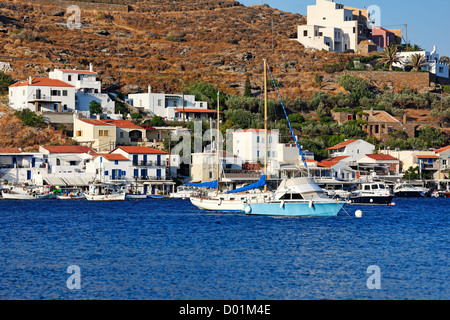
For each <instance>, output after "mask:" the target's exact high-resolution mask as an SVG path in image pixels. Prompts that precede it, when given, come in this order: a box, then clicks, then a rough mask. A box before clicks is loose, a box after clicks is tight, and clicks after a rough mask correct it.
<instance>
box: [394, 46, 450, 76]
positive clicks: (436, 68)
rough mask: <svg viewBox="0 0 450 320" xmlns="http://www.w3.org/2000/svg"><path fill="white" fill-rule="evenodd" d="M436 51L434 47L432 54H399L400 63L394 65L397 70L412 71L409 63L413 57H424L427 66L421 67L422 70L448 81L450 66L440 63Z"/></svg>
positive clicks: (421, 52) (412, 52)
mask: <svg viewBox="0 0 450 320" xmlns="http://www.w3.org/2000/svg"><path fill="white" fill-rule="evenodd" d="M436 51H437V48H436V46H434V47H433V50H432V51H431V52H430V51H426V50H422V51H406V52H398V53H397V56H398V57H399V58H400V61H399V62H394V63H393V64H392V65H393V66H394V67H397V68H402V69H403V70H408V69H412V67H410V66H408V65H407V61H408V59H409V58H411V56H412V55H414V54H418V55H422V56H424V58H425V62H426V64H425V65H423V66H422V67H421V70H426V71H429V72H430V73H432V74H435V75H436V76H438V77H441V78H446V79H448V78H449V66H448V64H444V63H440V62H439V54H437V53H436Z"/></svg>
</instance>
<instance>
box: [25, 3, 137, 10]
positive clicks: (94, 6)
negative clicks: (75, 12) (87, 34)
mask: <svg viewBox="0 0 450 320" xmlns="http://www.w3.org/2000/svg"><path fill="white" fill-rule="evenodd" d="M100 1H101V0H96V1H95V2H94V1H92V2H90V1H89V2H85V1H69V0H53V1H52V2H51V3H50V1H48V0H30V2H32V3H33V2H40V3H44V4H52V5H55V6H57V7H62V8H68V7H69V6H72V5H76V6H78V7H80V9H87V10H104V11H126V12H128V11H130V9H131V7H130V6H129V5H127V4H120V3H126V1H114V2H116V3H111V2H113V1H105V0H104V2H100ZM108 2H110V3H108Z"/></svg>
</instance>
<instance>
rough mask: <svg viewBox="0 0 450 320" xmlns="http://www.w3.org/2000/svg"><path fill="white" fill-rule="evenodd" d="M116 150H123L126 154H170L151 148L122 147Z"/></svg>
mask: <svg viewBox="0 0 450 320" xmlns="http://www.w3.org/2000/svg"><path fill="white" fill-rule="evenodd" d="M116 149H122V150H123V151H125V152H126V153H140V154H141V153H144V154H169V153H168V152H165V151H162V150H158V149H154V148H149V147H133V146H120V147H117V148H116Z"/></svg>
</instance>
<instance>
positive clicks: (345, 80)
mask: <svg viewBox="0 0 450 320" xmlns="http://www.w3.org/2000/svg"><path fill="white" fill-rule="evenodd" d="M337 80H338V83H339V85H340V86H342V87H344V89H345V90H347V91H348V92H350V97H351V98H352V99H353V101H354V102H358V101H359V100H360V99H361V98H363V97H367V98H373V94H372V92H370V89H369V83H368V82H367V81H366V80H364V79H363V78H360V77H357V76H351V75H348V74H344V75H342V76H339V77H338V79H337Z"/></svg>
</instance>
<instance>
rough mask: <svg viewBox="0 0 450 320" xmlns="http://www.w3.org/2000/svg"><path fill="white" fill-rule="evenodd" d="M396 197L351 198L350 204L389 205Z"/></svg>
mask: <svg viewBox="0 0 450 320" xmlns="http://www.w3.org/2000/svg"><path fill="white" fill-rule="evenodd" d="M393 198H394V196H392V195H391V196H360V197H350V204H363V205H389V204H391V203H392V199H393Z"/></svg>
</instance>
